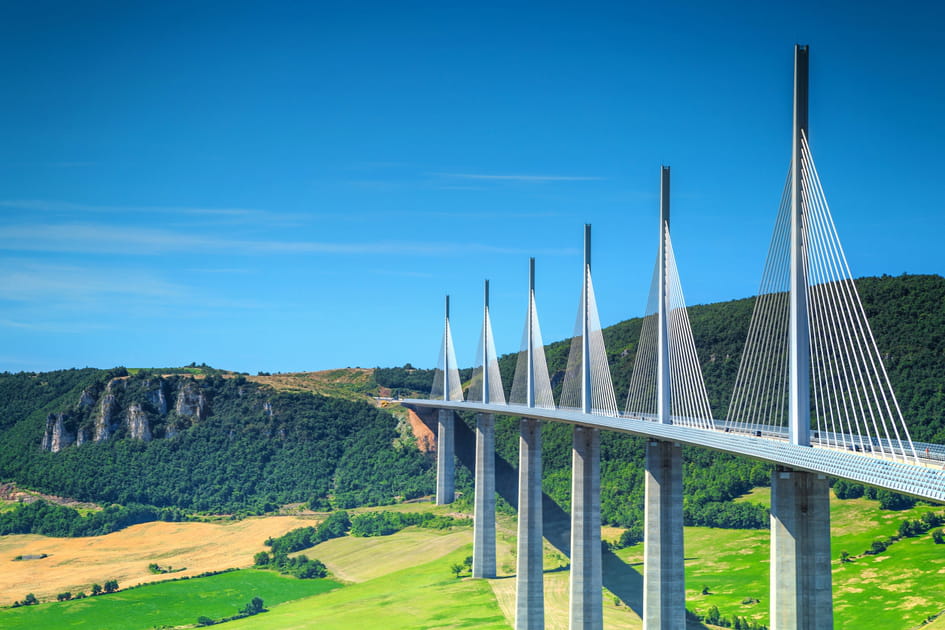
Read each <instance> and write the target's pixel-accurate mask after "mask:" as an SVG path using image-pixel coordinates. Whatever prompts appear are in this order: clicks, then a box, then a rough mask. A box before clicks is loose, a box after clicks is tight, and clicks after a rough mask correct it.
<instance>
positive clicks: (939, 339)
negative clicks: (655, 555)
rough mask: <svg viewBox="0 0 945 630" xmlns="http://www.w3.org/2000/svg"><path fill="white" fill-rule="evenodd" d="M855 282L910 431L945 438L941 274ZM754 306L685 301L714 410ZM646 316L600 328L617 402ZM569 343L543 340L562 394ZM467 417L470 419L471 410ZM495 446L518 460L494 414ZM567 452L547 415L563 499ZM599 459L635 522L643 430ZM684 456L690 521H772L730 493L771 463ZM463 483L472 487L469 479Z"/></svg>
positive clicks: (760, 479) (606, 484)
mask: <svg viewBox="0 0 945 630" xmlns="http://www.w3.org/2000/svg"><path fill="white" fill-rule="evenodd" d="M856 283H857V288H858V290H859V292H860V295H861V298H862V300H863V304H864V308H865V309H866V311H867V316H868V317H869V320H870V323H871V325H872V328H873V332H874V333H875V336H876V341H877V344H878V346H879V348H880V352H881V353H882V354H883V358H884V361H885V362H886V367H887V369H888V371H889V376H890V379H891V380H892V383H893V387H894V389H895V391H896V393H897V396H898V399H899V402H900V404H901V407H902V411H903V414H904V415H905V417H906V421H907V423H908V426H909V427H910V430H911V432H912V436H913V439H915V440H921V441H930V442H937V443H945V278H942V277H940V276H914V275H903V276H899V277H890V276H883V277H881V278H861V279H859V280H857V281H856ZM753 306H754V299H752V298H749V299H743V300H735V301H731V302H721V303H716V304H705V305H698V306H693V307H690V308H689V318H690V321H691V323H692V328H693V336H694V338H695V343H696V346H697V351H698V354H699V360H700V363H701V365H702V370H703V373H704V375H705V382H706V389H707V391H708V394H709V400H710V403H711V405H712V409H713V412H714V415H715V417H717V418H724V417H725V413H726V411H727V408H728V402H729V398H730V397H731V393H732V389H733V387H734V382H735V376H736V373H737V371H738V364H739V360H740V357H741V352H742V346H743V345H744V343H745V337H746V336H747V332H748V325H749V323H750V320H751V313H752V308H753ZM641 324H642V320H641V319H640V318H634V319H630V320H626V321H623V322H620V323H619V324H616V325H614V326H610V327H608V328H605V329H604V340H605V344H606V347H607V354H608V358H609V361H610V366H611V372H612V375H613V381H614V391H615V392H616V394H617V401H618V405H620V406H622V405H623V403H624V401H625V398H626V392H627V389H628V388H629V383H630V376H631V374H632V372H633V361H634V358H635V356H636V349H637V343H638V340H639V336H640V328H641ZM569 349H570V342H569V340H562V341H558V342H555V343H552V344H549V345H547V346H546V347H545V352H546V355H547V359H548V369H549V372H550V376H551V380H552V385H553V386H554V389H555V396H556V399H557V396H559V395H560V388H561V382H562V379H563V375H564V370H565V368H566V366H567V358H568V357H567V355H568V351H569ZM515 364H516V355H515V354H508V355H505V356H503V357H500V358H499V366H500V370H501V372H502V381H503V384H504V385H505V387H506V394H507V395H508V392H509V390H510V389H511V383H512V377H513V374H514V371H515ZM376 378H377V380H378V383H379V384H381V385H386V386H388V387H392V388H398V387H400V388H404V389H413V390H416V391H422V392H428V391H429V390H430V387H431V385H432V378H433V370H404V369H403V368H397V369H392V370H386V371H384V372H380V371H379V372H377V373H376ZM466 378H468V376H467V377H466ZM421 379H425V380H423V381H421ZM464 419H465V420H466V422H467V423H468V424H469V425H470V426H474V419H473V418H472V416H469V417H466V418H464ZM496 450H497V452H498V453H499V454H500V455H501V456H503V457H504V458H505V459H506V460H507V461H509V462H511V463H513V464H514V463H516V462H517V461H518V424H517V422H516V421H514V420H511V419H502V418H498V419H497V425H496ZM570 457H571V431H570V428H569V427H567V426H563V425H556V424H553V423H550V424H547V425H545V428H544V466H545V468H544V477H545V482H544V486H545V491H546V492H548V493H549V494H550V495H551V496H552V497H553V498H554V499H555V500H556V501H557V502H558V503H559V504H560V505H562V506H564V507H567V505H568V502H569V495H570V474H571V471H570V466H571V460H570ZM601 459H602V465H601V466H602V469H601V510H602V518H603V520H604V522H605V523H609V524H612V525H619V526H622V527H628V528H631V529H632V530H634V531H638V528H639V524H640V522H641V520H642V508H643V483H642V481H643V448H642V440H641V439H639V438H632V437H628V436H623V435H617V434H612V433H605V434H604V435H603V436H602V444H601ZM685 461H686V464H685V477H684V480H685V481H684V483H685V492H686V498H685V516H686V522H687V524H690V525H710V526H723V527H766V526H767V517H766V514H764V513H763V512H759V511H758V510H756V509H753V506H750V505H748V504H735V503H731V502H730V499H731V498H732V497H734V496H737V495H738V494H740V493H742V492H745V491H746V490H748V489H749V488H751V487H753V486H755V485H766V484H767V483H768V471H769V469H768V467H767V466H765V465H763V464H759V463H757V462H753V461H750V460H746V459H741V458H736V457H734V456H730V455H723V454H719V453H713V452H711V451H707V450H705V449H697V448H687V449H685ZM465 490H466V491H467V492H468V491H469V488H468V487H467V488H465ZM890 494H891V493H888V492H886V491H879V493H878V495H877V498H880V499H881V500H883V502H884V504H889V505H896V504H902V503H901V502H897V501H894V500H892V499H891V498H890V497H888V496H887V495H890ZM906 504H908V502H907V503H906Z"/></svg>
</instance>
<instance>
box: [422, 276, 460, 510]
mask: <svg viewBox="0 0 945 630" xmlns="http://www.w3.org/2000/svg"><path fill="white" fill-rule="evenodd" d="M430 398H433V399H437V398H439V399H442V400H445V401H450V400H462V399H463V386H462V384H461V383H460V382H459V367H458V366H457V364H456V351H455V349H454V348H453V334H452V333H451V332H450V296H448V295H447V296H446V317H445V321H444V324H443V344H442V348H441V349H440V358H439V369H437V370H436V371H435V372H434V377H433V390H432V391H431V392H430ZM454 421H455V420H454V417H453V411H452V410H451V409H440V410H439V411H438V412H437V431H436V504H437V505H446V504H448V503H452V502H453V500H454V499H455V498H456V481H455V480H456V457H455V456H456V448H455V440H454V437H453V423H454Z"/></svg>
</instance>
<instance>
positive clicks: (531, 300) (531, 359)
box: [525, 258, 535, 407]
mask: <svg viewBox="0 0 945 630" xmlns="http://www.w3.org/2000/svg"><path fill="white" fill-rule="evenodd" d="M534 317H535V259H534V258H529V259H528V320H527V321H526V323H525V326H526V335H527V336H528V346H527V348H528V356H527V361H528V362H527V365H526V367H527V370H528V372H527V376H528V381H527V383H528V384H527V386H526V390H525V404H526V405H528V406H529V407H534V406H535V348H534V345H535V338H534V334H535V333H534V331H533V330H532V320H533V318H534Z"/></svg>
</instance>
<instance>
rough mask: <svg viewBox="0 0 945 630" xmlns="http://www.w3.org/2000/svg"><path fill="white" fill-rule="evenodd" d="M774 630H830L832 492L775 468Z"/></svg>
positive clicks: (804, 375)
mask: <svg viewBox="0 0 945 630" xmlns="http://www.w3.org/2000/svg"><path fill="white" fill-rule="evenodd" d="M808 67H809V51H808V47H807V46H802V45H795V46H794V124H793V130H792V139H791V143H792V144H791V156H792V157H791V242H790V247H791V257H790V298H789V299H790V323H789V343H790V346H789V347H790V351H789V366H790V372H789V375H790V376H789V408H788V409H789V415H788V435H789V439H790V442H791V443H792V444H796V445H798V446H810V365H811V352H810V321H809V312H808V305H807V292H808V280H807V268H808V260H807V251H808V244H807V229H805V228H806V225H807V214H808V210H809V209H808V207H807V201H806V200H807V195H805V194H804V190H803V186H804V184H805V182H804V180H803V178H802V173H804V172H806V170H807V165H806V164H804V160H805V154H804V150H803V143H804V142H805V140H806V138H807V137H808V133H807V99H808ZM770 570H771V627H772V630H830V629H831V628H833V592H832V583H831V582H832V579H831V572H830V486H829V485H828V482H827V478H826V476H825V475H819V474H815V473H811V472H805V471H797V470H790V469H785V468H780V467H779V468H778V469H776V470H775V471H774V472H773V473H772V474H771V569H770Z"/></svg>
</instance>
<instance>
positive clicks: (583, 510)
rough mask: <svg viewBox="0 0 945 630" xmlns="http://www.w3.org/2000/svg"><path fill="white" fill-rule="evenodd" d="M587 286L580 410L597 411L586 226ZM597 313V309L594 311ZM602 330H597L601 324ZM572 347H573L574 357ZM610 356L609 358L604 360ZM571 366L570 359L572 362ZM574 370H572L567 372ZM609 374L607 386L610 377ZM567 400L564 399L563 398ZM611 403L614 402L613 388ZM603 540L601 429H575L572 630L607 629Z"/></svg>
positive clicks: (583, 302) (584, 289)
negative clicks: (602, 562)
mask: <svg viewBox="0 0 945 630" xmlns="http://www.w3.org/2000/svg"><path fill="white" fill-rule="evenodd" d="M583 271H584V273H583V279H584V280H583V281H584V285H583V287H582V290H581V309H580V317H581V324H580V325H581V340H580V342H581V353H580V361H581V364H580V366H574V367H578V368H579V369H578V370H575V373H576V374H579V375H580V379H581V380H580V389H579V391H580V393H581V400H580V409H581V411H583V412H584V413H591V412H592V410H593V408H594V402H595V401H594V394H595V393H596V392H594V391H593V390H594V382H593V380H592V361H593V359H592V351H593V349H592V341H591V334H592V333H593V330H592V322H591V319H592V318H591V308H592V305H593V297H592V289H591V226H590V225H585V226H584V268H583ZM595 308H596V307H595ZM598 327H599V324H598ZM573 351H574V344H572V354H573ZM605 356H606V355H605ZM568 363H572V358H571V357H569V358H568ZM569 367H571V366H569ZM609 372H610V371H609V368H608V372H607V376H608V381H609V377H610V373H609ZM563 395H564V394H562V396H563ZM610 397H611V398H613V386H612V385H611V389H610ZM600 546H601V537H600V429H597V428H595V427H588V426H582V425H579V424H578V425H575V426H574V436H573V446H572V450H571V584H570V592H571V600H570V610H569V617H570V624H569V628H570V630H601V628H603V626H604V599H603V592H602V590H601V589H602V588H603V573H602V571H603V566H602V564H601V548H600Z"/></svg>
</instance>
